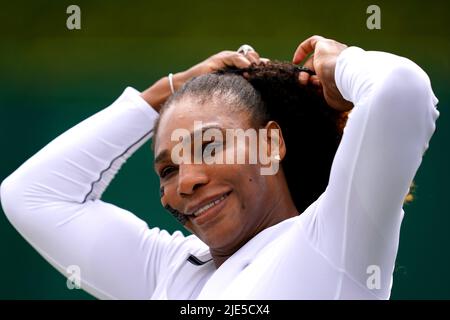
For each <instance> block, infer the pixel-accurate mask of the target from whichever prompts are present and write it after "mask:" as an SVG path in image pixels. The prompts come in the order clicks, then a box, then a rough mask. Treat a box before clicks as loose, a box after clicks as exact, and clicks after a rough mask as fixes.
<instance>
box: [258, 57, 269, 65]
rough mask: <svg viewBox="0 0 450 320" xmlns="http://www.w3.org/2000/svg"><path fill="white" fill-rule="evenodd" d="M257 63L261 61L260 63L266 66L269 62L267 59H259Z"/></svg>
mask: <svg viewBox="0 0 450 320" xmlns="http://www.w3.org/2000/svg"><path fill="white" fill-rule="evenodd" d="M259 61H261V62H262V63H264V64H267V63H269V62H270V59H267V58H260V59H259Z"/></svg>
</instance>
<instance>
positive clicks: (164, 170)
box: [159, 166, 177, 178]
mask: <svg viewBox="0 0 450 320" xmlns="http://www.w3.org/2000/svg"><path fill="white" fill-rule="evenodd" d="M176 169H177V168H176V167H174V166H167V167H164V168H162V170H161V171H159V176H160V177H161V178H166V177H167V176H168V175H169V174H171V173H173V172H174V171H175V170H176Z"/></svg>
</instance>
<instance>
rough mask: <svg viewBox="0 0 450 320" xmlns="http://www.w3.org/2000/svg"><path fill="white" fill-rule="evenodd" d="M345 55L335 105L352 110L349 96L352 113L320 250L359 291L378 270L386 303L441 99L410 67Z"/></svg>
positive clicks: (323, 210)
mask: <svg viewBox="0 0 450 320" xmlns="http://www.w3.org/2000/svg"><path fill="white" fill-rule="evenodd" d="M322 39H323V38H322ZM322 39H320V38H319V39H316V41H319V42H321V41H324V40H322ZM325 40H326V39H325ZM322 45H323V46H326V43H323V44H322ZM341 49H342V50H340V52H339V53H338V54H337V55H336V57H335V58H334V61H335V68H333V71H334V72H333V75H334V80H335V82H334V81H333V83H335V87H334V88H336V89H337V90H338V91H339V93H340V94H341V96H340V97H338V94H337V93H333V94H332V98H333V99H335V100H334V102H332V103H330V105H333V106H334V107H336V108H337V109H339V108H341V110H348V109H351V108H352V105H351V104H349V103H347V102H345V101H344V100H343V99H342V98H344V99H345V100H347V101H349V102H351V103H353V105H354V107H353V109H352V111H351V113H350V115H349V119H348V122H347V125H346V127H345V130H344V135H343V138H342V141H341V144H340V146H339V148H338V151H337V153H336V156H335V158H334V161H333V165H332V169H331V174H330V180H329V184H328V187H327V189H326V191H325V193H324V194H323V195H322V196H321V197H320V199H319V203H318V206H317V211H316V212H315V215H314V219H315V222H316V223H315V224H314V225H315V228H314V230H313V231H312V232H316V233H317V234H316V238H315V239H317V243H316V244H315V245H316V246H317V248H318V250H320V251H321V252H322V253H323V254H324V255H325V256H326V257H327V259H329V261H331V262H332V263H333V264H334V265H335V266H336V268H338V269H340V270H342V271H343V274H345V276H348V277H350V278H351V279H352V280H354V281H356V282H358V283H359V285H361V286H364V287H365V286H366V280H367V278H368V276H369V275H368V272H371V271H370V270H375V269H377V268H379V269H378V270H379V271H381V277H380V280H381V288H380V289H375V291H374V292H373V293H374V294H375V295H377V296H379V297H384V298H387V297H389V292H390V288H391V285H392V282H391V280H392V279H391V275H392V271H393V268H394V263H395V257H396V254H397V248H398V241H399V232H400V224H401V221H402V217H403V210H402V205H403V201H404V199H405V196H406V195H407V193H408V191H409V187H410V184H411V182H412V180H413V178H414V176H415V174H416V172H417V170H418V168H419V166H420V163H421V161H422V156H423V154H424V153H425V151H426V150H427V148H428V143H429V140H430V139H431V136H432V134H433V132H434V130H435V121H436V119H437V118H438V116H439V112H438V111H437V109H436V107H435V106H436V104H437V99H436V97H435V96H434V94H433V91H432V89H431V85H430V80H429V78H428V76H427V75H426V74H425V72H424V71H423V70H422V69H421V68H420V67H419V66H417V65H416V64H415V63H413V62H412V61H410V60H408V59H405V58H402V57H399V56H395V55H392V54H388V53H383V52H370V51H364V50H362V49H360V48H357V47H350V48H341ZM320 80H323V79H320ZM322 85H324V86H325V84H323V83H322ZM324 91H325V90H324ZM330 91H333V85H331V89H330ZM330 91H329V92H330ZM339 101H341V102H342V101H344V102H343V103H340V102H339Z"/></svg>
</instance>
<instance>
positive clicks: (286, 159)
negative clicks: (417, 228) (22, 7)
mask: <svg viewBox="0 0 450 320" xmlns="http://www.w3.org/2000/svg"><path fill="white" fill-rule="evenodd" d="M246 48H247V49H248V47H246ZM310 53H314V55H312V56H311V58H310V59H308V60H307V61H306V62H305V63H304V67H305V68H298V67H297V66H295V65H292V64H289V63H277V62H270V61H267V60H265V59H262V58H260V57H259V55H258V54H257V53H256V52H255V51H251V50H250V51H249V50H245V51H242V52H241V53H237V52H231V51H224V52H221V53H219V54H217V55H215V56H212V57H211V58H209V59H207V60H205V61H204V62H202V63H200V64H198V65H196V66H194V67H192V68H191V69H189V70H187V71H185V72H181V73H178V74H176V75H174V76H173V78H172V79H171V81H172V85H170V84H169V81H168V79H167V78H163V79H161V80H160V81H158V82H157V83H155V84H154V85H153V86H152V87H150V88H149V89H147V90H145V91H144V92H142V93H139V92H137V91H136V90H134V89H132V88H127V89H126V90H125V92H124V93H123V94H122V96H121V97H119V98H118V99H117V100H116V101H115V102H114V103H113V104H112V105H111V106H110V107H108V108H106V109H104V110H103V111H101V112H99V113H98V114H96V115H93V116H92V117H90V118H88V119H87V120H85V121H83V122H82V123H80V124H79V125H77V126H76V127H74V128H73V129H71V130H69V131H67V132H66V133H64V134H63V135H61V136H60V137H58V138H57V139H55V140H54V141H52V142H51V143H50V144H49V145H47V146H46V147H45V148H43V149H42V150H41V151H40V152H38V153H37V154H36V155H34V156H33V157H32V158H31V159H30V160H28V161H27V162H25V163H24V164H23V165H22V166H21V167H20V168H19V169H17V170H16V171H15V172H14V173H13V174H11V175H10V176H9V177H8V178H7V179H5V181H3V183H2V185H1V201H2V206H3V208H4V211H5V213H6V215H7V217H8V219H9V220H10V222H11V223H12V224H13V225H14V227H16V229H17V230H18V231H19V232H20V233H21V234H22V235H23V236H24V238H25V239H26V240H27V241H28V242H29V243H30V244H31V245H32V246H33V247H34V248H35V249H36V250H37V251H38V252H39V253H40V254H42V255H43V256H44V258H46V259H47V260H48V261H49V262H50V263H51V264H52V265H53V266H55V267H56V268H57V269H58V270H59V271H60V272H62V273H65V272H66V270H67V267H68V266H73V265H76V266H78V267H79V268H80V270H81V274H82V278H81V287H82V288H83V289H85V290H86V291H88V292H90V293H91V294H93V295H95V296H96V297H99V298H110V299H111V298H127V299H387V298H389V296H390V290H391V286H392V272H393V267H394V263H395V258H396V254H397V248H398V241H399V235H400V226H401V222H402V218H403V214H404V213H403V209H402V204H403V200H404V198H405V196H406V195H407V193H408V190H409V186H410V184H411V181H412V180H413V178H414V175H415V174H416V172H417V170H418V168H419V165H420V163H421V159H422V155H423V154H424V152H425V151H426V150H427V148H428V142H429V140H430V139H431V136H432V135H433V132H434V130H435V121H436V119H437V118H438V116H439V112H438V111H437V109H436V107H435V106H436V104H437V99H436V97H435V96H434V94H433V91H432V89H431V86H430V81H429V78H428V76H427V75H426V74H425V73H424V72H423V70H422V69H421V68H420V67H418V66H417V65H416V64H414V63H413V62H411V61H410V60H407V59H405V58H401V57H398V56H395V55H391V54H387V53H383V52H369V51H364V50H362V49H360V48H357V47H347V46H345V45H343V44H341V43H338V42H336V41H333V40H330V39H325V38H322V37H319V36H314V37H311V38H309V39H307V40H305V41H304V42H302V43H301V44H300V45H299V47H298V49H297V51H296V53H295V55H294V59H293V62H294V63H299V62H301V61H302V60H303V59H304V58H306V56H307V55H308V54H310ZM305 70H311V72H302V71H305ZM171 86H173V90H174V91H175V93H174V94H173V95H172V94H171ZM349 111H351V113H350V116H349V118H348V120H347V114H348V112H349ZM405 115H407V116H405ZM196 121H201V122H202V124H204V127H210V126H214V127H216V128H218V129H219V130H222V131H223V130H227V129H233V130H248V129H255V130H256V129H257V130H260V129H266V131H264V132H265V133H266V134H264V135H258V136H257V140H258V151H261V150H262V153H263V154H265V155H266V156H267V157H269V158H270V157H272V158H273V159H274V160H275V162H276V163H278V162H279V163H280V170H278V171H277V172H275V174H272V175H262V174H261V171H260V169H261V166H262V165H261V163H256V164H254V163H248V162H245V163H237V162H232V163H227V162H225V161H224V162H223V163H221V164H220V163H214V162H213V163H206V162H204V161H200V163H195V162H194V163H191V162H183V161H175V159H173V157H172V156H171V155H172V154H173V150H174V148H175V146H176V144H177V141H173V139H171V137H172V133H173V132H174V131H176V130H179V129H182V130H184V132H185V133H189V135H191V134H192V135H194V136H195V134H194V131H195V122H196ZM344 125H345V130H342V128H343V126H344ZM272 130H274V131H276V132H277V133H278V134H277V136H278V138H275V140H277V141H276V146H277V148H275V149H276V150H273V149H274V148H273V147H272V142H273V141H272V140H273V139H274V136H272V135H270V134H269V133H270V132H272ZM197 131H198V130H197ZM200 131H201V130H200ZM150 137H153V143H154V152H155V155H156V158H155V170H156V171H157V173H158V175H159V176H160V190H161V203H162V205H163V206H164V207H165V208H167V209H168V210H169V211H170V212H171V213H172V214H173V215H174V216H175V217H176V218H177V219H178V220H179V221H180V222H181V223H182V224H183V225H184V227H185V228H187V229H188V230H190V231H192V233H193V235H190V236H187V237H185V236H183V235H182V233H181V232H175V233H174V234H172V235H170V234H168V233H167V232H166V231H164V230H163V231H161V230H159V229H158V228H151V229H150V228H148V226H147V225H146V224H145V223H144V222H143V221H141V220H140V219H138V218H137V217H136V216H134V215H133V214H131V213H130V212H128V211H126V210H124V209H121V208H118V207H116V206H114V205H112V204H108V203H105V202H103V201H102V200H101V199H100V198H101V195H102V193H103V192H104V190H105V189H106V187H107V186H108V184H109V183H110V181H111V180H112V179H113V177H114V176H115V174H116V173H117V172H118V170H119V169H120V167H121V165H122V164H123V163H124V162H125V161H126V159H127V158H128V157H130V156H131V155H132V154H133V152H134V151H136V150H137V149H138V148H139V147H140V146H141V145H142V144H143V143H144V142H145V141H147V140H148V139H149V138H150ZM224 140H225V141H220V143H222V145H223V146H224V148H223V149H217V150H218V151H219V152H221V151H220V150H222V151H226V150H227V149H228V148H230V149H233V151H239V152H241V153H243V154H245V155H246V159H250V158H251V154H249V153H251V152H250V151H249V150H251V149H250V148H249V146H248V143H247V142H246V141H245V140H243V141H244V142H241V143H236V144H235V143H231V141H229V140H228V139H224ZM215 142H217V143H218V142H219V141H216V140H215V139H206V143H202V144H201V148H200V149H199V147H198V146H197V147H195V146H193V148H185V149H184V152H185V153H189V156H191V155H192V154H194V155H195V153H197V152H203V151H204V149H206V148H208V146H210V145H211V144H212V143H215ZM233 154H234V153H233ZM225 155H226V152H222V154H221V155H220V154H219V155H217V154H215V156H217V157H220V156H222V157H224V156H225ZM178 160H179V159H178ZM368 273H370V275H368Z"/></svg>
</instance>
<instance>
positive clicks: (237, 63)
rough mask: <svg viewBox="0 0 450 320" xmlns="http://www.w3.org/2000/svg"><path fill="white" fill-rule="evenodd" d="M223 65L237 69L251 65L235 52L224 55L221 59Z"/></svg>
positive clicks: (246, 59)
mask: <svg viewBox="0 0 450 320" xmlns="http://www.w3.org/2000/svg"><path fill="white" fill-rule="evenodd" d="M223 63H224V64H225V65H227V66H232V67H237V68H239V69H242V68H248V67H249V66H250V65H251V61H250V60H249V59H248V58H247V57H245V56H244V55H242V54H240V53H237V52H233V53H231V54H229V55H226V56H225V57H224V59H223Z"/></svg>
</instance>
